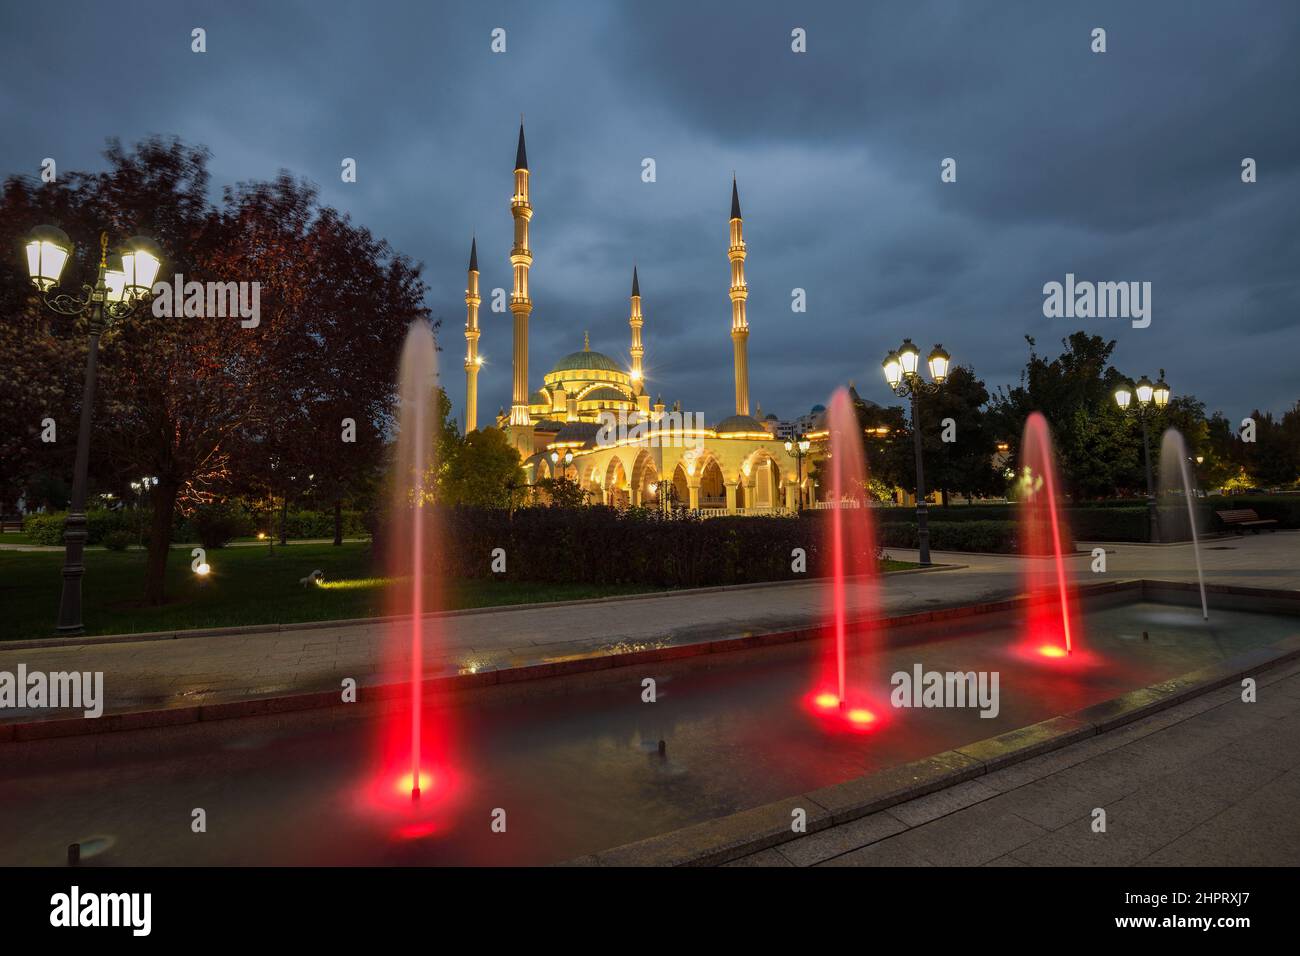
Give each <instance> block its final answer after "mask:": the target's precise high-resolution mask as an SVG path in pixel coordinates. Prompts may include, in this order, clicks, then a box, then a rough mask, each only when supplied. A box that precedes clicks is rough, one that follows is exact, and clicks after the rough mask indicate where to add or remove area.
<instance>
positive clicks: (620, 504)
mask: <svg viewBox="0 0 1300 956" xmlns="http://www.w3.org/2000/svg"><path fill="white" fill-rule="evenodd" d="M603 486H604V489H605V499H604V500H605V503H606V504H609V505H613V506H614V507H615V508H626V507H627V506H628V505H629V504H631V496H630V495H629V494H628V477H627V469H626V468H624V467H623V461H622V459H620V458H619V457H618V455H611V456H610V459H609V463H608V464H607V465H606V466H605V480H604V482H603Z"/></svg>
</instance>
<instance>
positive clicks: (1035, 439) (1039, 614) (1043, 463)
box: [1016, 412, 1078, 657]
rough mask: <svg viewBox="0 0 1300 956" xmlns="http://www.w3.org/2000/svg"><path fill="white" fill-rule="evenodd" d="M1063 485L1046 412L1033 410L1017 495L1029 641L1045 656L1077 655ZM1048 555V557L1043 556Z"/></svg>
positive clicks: (1022, 452)
mask: <svg viewBox="0 0 1300 956" xmlns="http://www.w3.org/2000/svg"><path fill="white" fill-rule="evenodd" d="M1059 488H1060V483H1059V482H1058V481H1057V473H1056V461H1055V455H1054V453H1053V451H1052V433H1051V430H1050V429H1049V428H1048V426H1047V419H1046V418H1044V417H1043V415H1042V413H1041V412H1033V413H1032V414H1030V416H1029V418H1028V419H1026V421H1025V431H1024V437H1023V438H1022V440H1021V443H1020V477H1019V479H1018V480H1017V483H1016V497H1017V499H1018V500H1019V503H1020V508H1019V510H1020V550H1021V553H1022V554H1023V555H1024V556H1025V585H1026V592H1027V594H1028V597H1029V600H1028V607H1029V622H1028V623H1029V640H1030V641H1031V642H1032V649H1033V650H1034V651H1035V652H1036V653H1038V654H1041V655H1042V656H1044V657H1068V656H1069V655H1071V654H1073V653H1074V651H1075V645H1076V643H1077V640H1076V639H1077V636H1078V624H1077V621H1076V620H1075V613H1076V612H1075V607H1074V596H1073V592H1072V589H1071V587H1070V583H1069V578H1068V575H1067V573H1066V569H1065V554H1064V548H1065V545H1066V544H1069V545H1071V546H1073V540H1072V539H1071V538H1070V534H1069V529H1068V527H1067V526H1066V522H1065V516H1064V515H1063V514H1062V513H1061V509H1060V508H1059V506H1058V502H1059V500H1060V499H1059ZM1049 557H1050V558H1051V560H1050V561H1046V560H1044V559H1045V558H1049Z"/></svg>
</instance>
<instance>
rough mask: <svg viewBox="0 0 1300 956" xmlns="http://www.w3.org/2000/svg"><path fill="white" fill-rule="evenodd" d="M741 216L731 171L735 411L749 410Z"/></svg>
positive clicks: (745, 287) (746, 289)
mask: <svg viewBox="0 0 1300 956" xmlns="http://www.w3.org/2000/svg"><path fill="white" fill-rule="evenodd" d="M742 225H743V221H742V219H741V217H740V193H739V192H738V191H737V190H736V175H735V173H732V175H731V242H730V244H729V245H728V246H727V258H728V259H729V260H730V261H731V289H730V291H729V292H728V293H727V294H728V295H729V296H730V297H731V342H732V346H733V348H734V351H735V364H736V414H737V415H748V414H749V345H748V343H749V319H748V318H747V317H746V315H745V300H746V299H747V298H748V297H749V288H748V286H746V285H745V237H744V232H743V229H742Z"/></svg>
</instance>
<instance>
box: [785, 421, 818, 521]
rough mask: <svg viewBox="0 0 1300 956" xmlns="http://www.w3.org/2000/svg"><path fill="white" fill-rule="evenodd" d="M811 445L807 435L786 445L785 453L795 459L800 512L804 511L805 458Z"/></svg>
mask: <svg viewBox="0 0 1300 956" xmlns="http://www.w3.org/2000/svg"><path fill="white" fill-rule="evenodd" d="M811 445H812V442H810V441H809V440H808V438H807V436H805V435H800V436H799V437H798V438H797V439H796V440H795V441H788V442H786V443H785V453H786V454H787V455H789V456H790V457H792V458H793V459H794V477H795V485H796V487H797V488H798V489H799V507H798V510H799V511H803V456H804V455H806V454H808V449H809V447H810V446H811Z"/></svg>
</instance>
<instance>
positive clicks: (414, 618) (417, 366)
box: [378, 322, 447, 829]
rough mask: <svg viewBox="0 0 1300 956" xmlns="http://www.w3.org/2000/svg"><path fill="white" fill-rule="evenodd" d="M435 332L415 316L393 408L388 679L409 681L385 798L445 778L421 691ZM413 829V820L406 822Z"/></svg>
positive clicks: (389, 753)
mask: <svg viewBox="0 0 1300 956" xmlns="http://www.w3.org/2000/svg"><path fill="white" fill-rule="evenodd" d="M437 375H438V373H437V360H436V352H435V346H434V341H433V332H432V330H431V329H430V328H429V326H428V324H427V323H425V322H413V323H412V324H411V327H410V330H409V331H408V332H407V335H406V341H405V343H404V345H403V346H402V355H401V361H400V364H399V370H398V400H397V405H396V408H395V410H394V411H395V419H396V427H397V432H396V446H395V449H396V452H395V455H394V458H393V472H392V476H391V481H390V487H389V498H388V505H389V511H388V515H387V523H386V530H385V537H386V538H387V544H386V548H385V557H386V560H387V568H388V574H389V576H390V579H391V582H392V583H391V584H390V585H389V588H388V595H387V599H388V606H389V613H390V615H392V618H391V623H390V624H388V626H387V629H388V633H387V635H386V655H385V659H384V667H385V673H384V675H383V676H384V683H385V684H388V685H397V686H402V685H405V687H406V688H407V692H406V694H405V695H404V699H397V700H394V701H393V702H392V706H391V707H390V710H389V712H388V714H387V716H386V718H385V719H384V720H383V721H381V722H380V724H381V734H382V737H381V741H380V752H381V761H382V765H381V767H380V770H379V777H378V780H379V784H378V790H379V797H380V799H379V802H380V803H381V804H391V803H392V802H393V799H405V800H407V801H408V802H418V801H420V800H421V798H422V796H423V797H425V798H427V797H428V796H429V794H430V791H431V790H432V789H433V788H435V787H438V786H439V785H440V784H441V783H442V781H440V780H439V779H436V777H435V774H434V772H433V769H434V768H435V767H436V766H438V765H439V764H440V763H445V759H444V758H445V748H446V746H447V743H446V735H445V733H441V734H435V733H431V732H430V728H429V727H428V726H427V722H428V721H429V716H428V712H429V708H428V707H427V706H426V704H427V703H428V702H427V701H425V700H424V699H423V688H424V643H425V640H426V639H427V636H428V632H429V629H430V628H434V627H436V626H437V624H436V622H435V621H432V620H426V619H425V618H424V615H425V614H426V613H427V612H428V611H429V610H430V609H433V608H436V607H437V606H438V600H437V593H436V580H437V575H436V574H435V573H434V570H435V569H434V568H433V566H432V563H433V559H434V558H435V556H436V550H435V542H436V533H435V531H436V529H435V523H434V514H433V508H432V507H431V505H432V499H431V494H430V492H431V488H430V487H429V486H428V485H427V482H428V481H429V480H430V478H431V476H432V475H433V474H434V446H433V430H434V423H435V421H436V417H435V408H436V405H435V402H436V400H437V385H438V382H437ZM407 829H409V825H408V828H407Z"/></svg>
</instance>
